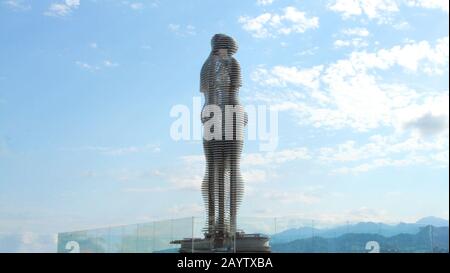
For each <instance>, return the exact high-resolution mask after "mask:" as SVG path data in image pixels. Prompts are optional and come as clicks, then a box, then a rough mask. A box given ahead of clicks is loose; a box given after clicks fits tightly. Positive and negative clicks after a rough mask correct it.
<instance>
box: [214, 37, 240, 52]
mask: <svg viewBox="0 0 450 273" xmlns="http://www.w3.org/2000/svg"><path fill="white" fill-rule="evenodd" d="M221 49H222V50H223V49H226V50H227V54H228V55H230V56H231V55H233V54H234V53H236V52H237V50H238V45H237V42H236V40H234V39H233V38H232V37H230V36H228V35H225V34H216V35H214V36H213V37H212V39H211V51H212V54H218V53H219V51H220V50H221Z"/></svg>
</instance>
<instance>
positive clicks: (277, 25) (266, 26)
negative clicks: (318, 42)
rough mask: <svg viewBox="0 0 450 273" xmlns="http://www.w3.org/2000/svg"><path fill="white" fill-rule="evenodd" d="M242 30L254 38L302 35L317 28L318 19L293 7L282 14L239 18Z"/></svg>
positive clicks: (284, 10) (264, 14) (285, 9)
mask: <svg viewBox="0 0 450 273" xmlns="http://www.w3.org/2000/svg"><path fill="white" fill-rule="evenodd" d="M238 22H239V23H241V24H242V28H243V29H244V30H246V31H248V32H250V33H251V34H252V36H253V37H255V38H267V37H275V36H277V35H288V34H291V33H303V32H305V31H306V30H308V29H315V28H318V27H319V18H318V17H315V16H312V17H309V16H307V15H306V13H305V12H303V11H299V10H297V9H296V8H295V7H286V8H284V9H283V14H276V13H268V12H267V13H263V14H261V15H259V16H257V17H254V18H252V17H249V16H241V17H239V20H238Z"/></svg>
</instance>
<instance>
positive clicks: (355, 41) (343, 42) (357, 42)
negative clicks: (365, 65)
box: [333, 38, 369, 48]
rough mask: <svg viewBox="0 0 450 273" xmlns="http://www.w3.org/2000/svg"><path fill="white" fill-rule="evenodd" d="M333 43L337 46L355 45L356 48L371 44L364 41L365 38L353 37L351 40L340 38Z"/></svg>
mask: <svg viewBox="0 0 450 273" xmlns="http://www.w3.org/2000/svg"><path fill="white" fill-rule="evenodd" d="M333 45H334V46H335V47H336V48H340V47H350V46H352V47H355V48H360V47H367V46H369V44H368V43H367V42H366V41H364V40H363V39H361V38H353V39H351V40H340V39H338V40H336V41H334V43H333Z"/></svg>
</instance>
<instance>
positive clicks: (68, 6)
mask: <svg viewBox="0 0 450 273" xmlns="http://www.w3.org/2000/svg"><path fill="white" fill-rule="evenodd" d="M79 6H80V0H65V1H63V2H58V3H52V4H51V5H50V7H49V8H48V10H47V11H46V12H44V15H47V16H55V17H65V16H68V15H70V14H71V13H72V11H74V10H76V9H78V7H79Z"/></svg>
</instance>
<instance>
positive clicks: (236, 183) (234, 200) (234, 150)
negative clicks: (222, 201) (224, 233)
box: [229, 140, 244, 234]
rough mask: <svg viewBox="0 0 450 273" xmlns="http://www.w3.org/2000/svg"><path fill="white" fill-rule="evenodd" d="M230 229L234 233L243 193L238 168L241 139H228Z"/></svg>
mask: <svg viewBox="0 0 450 273" xmlns="http://www.w3.org/2000/svg"><path fill="white" fill-rule="evenodd" d="M229 147H230V153H231V156H230V160H231V164H230V167H231V170H230V229H231V233H232V234H235V233H236V221H237V209H238V207H239V204H240V202H241V200H242V195H243V193H244V188H243V180H242V176H241V170H240V159H241V152H242V148H243V141H240V140H233V141H230V145H229Z"/></svg>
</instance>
